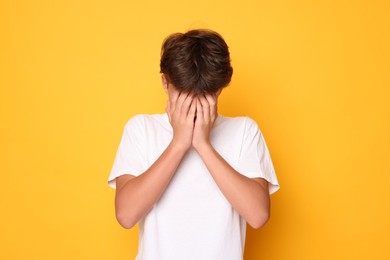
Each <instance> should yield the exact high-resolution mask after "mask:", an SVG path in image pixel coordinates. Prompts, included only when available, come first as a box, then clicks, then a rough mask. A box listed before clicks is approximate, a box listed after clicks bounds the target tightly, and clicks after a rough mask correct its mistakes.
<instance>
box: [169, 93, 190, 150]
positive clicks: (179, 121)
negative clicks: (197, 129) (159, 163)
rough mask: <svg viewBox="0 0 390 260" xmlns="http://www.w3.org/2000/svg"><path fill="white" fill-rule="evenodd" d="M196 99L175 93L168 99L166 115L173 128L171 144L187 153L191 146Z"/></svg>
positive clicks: (186, 94) (187, 94) (188, 95)
mask: <svg viewBox="0 0 390 260" xmlns="http://www.w3.org/2000/svg"><path fill="white" fill-rule="evenodd" d="M195 111H196V98H194V96H193V95H192V94H189V93H180V92H178V91H175V92H174V93H172V95H171V98H169V99H168V105H167V114H168V116H169V122H170V123H171V125H172V128H173V138H172V141H171V143H172V144H173V145H174V146H176V147H178V148H180V149H184V150H185V151H187V150H188V149H189V148H190V147H191V145H192V136H193V132H194V118H195Z"/></svg>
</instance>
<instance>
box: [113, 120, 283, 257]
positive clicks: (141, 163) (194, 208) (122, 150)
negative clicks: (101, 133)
mask: <svg viewBox="0 0 390 260" xmlns="http://www.w3.org/2000/svg"><path fill="white" fill-rule="evenodd" d="M172 134H173V131H172V127H171V125H170V123H169V119H168V115H167V114H166V113H165V114H153V115H146V114H140V115H136V116H134V117H132V118H131V119H129V120H128V122H127V123H126V125H125V127H124V131H123V135H122V139H121V141H120V144H119V147H118V150H117V153H116V157H115V161H114V164H113V167H112V170H111V173H110V176H109V178H108V185H109V186H110V187H112V188H114V189H115V188H116V185H115V178H116V177H118V176H120V175H122V174H132V175H135V176H138V175H140V174H142V173H143V172H145V171H146V170H147V169H148V168H149V167H150V166H151V165H152V164H153V163H154V162H155V161H156V160H157V158H158V157H159V156H160V155H161V153H162V152H163V151H164V150H165V148H166V147H167V146H168V144H169V143H170V141H171V140H172ZM210 141H211V144H212V145H213V147H214V148H215V149H216V151H218V153H219V154H220V155H221V156H222V157H223V158H224V159H225V160H226V161H227V162H228V163H229V164H230V165H231V166H232V167H233V168H234V169H235V170H236V171H238V172H239V173H241V174H243V175H245V176H247V177H250V178H253V177H262V178H265V179H266V180H267V181H268V182H269V183H268V187H269V193H270V194H272V193H274V192H275V191H277V190H278V189H279V187H280V186H279V183H278V179H277V177H276V174H275V170H274V166H273V164H272V161H271V157H270V153H269V151H268V148H267V145H266V142H265V140H264V137H263V135H262V134H261V131H260V129H259V127H258V126H257V124H256V122H255V121H254V120H252V119H251V118H249V117H225V116H222V115H218V117H217V119H216V121H215V124H214V128H213V129H212V131H211V133H210ZM140 199H142V198H140ZM245 234H246V222H245V220H244V219H243V218H242V217H241V216H240V215H239V214H238V212H237V211H236V210H235V209H234V208H233V207H232V206H231V204H230V203H229V201H228V200H227V199H226V198H225V196H224V195H223V193H222V192H221V190H220V189H219V188H218V186H217V184H216V183H215V181H214V179H213V178H212V176H211V175H210V173H209V171H208V170H207V168H206V166H205V164H204V163H203V161H202V160H201V158H200V156H199V155H198V154H197V152H196V151H195V150H194V149H192V148H191V149H190V150H189V151H188V152H187V154H186V155H185V157H184V158H183V160H182V162H181V163H180V165H179V167H178V168H177V171H176V173H175V175H174V176H173V178H172V180H171V182H170V183H169V185H168V186H167V188H166V190H165V192H164V193H163V195H162V197H161V198H160V200H159V201H157V202H156V203H155V205H154V206H153V208H152V209H151V211H150V212H149V213H148V214H147V215H146V216H145V218H143V219H141V220H140V222H139V247H138V255H137V258H136V260H220V259H223V260H240V259H243V253H244V245H245Z"/></svg>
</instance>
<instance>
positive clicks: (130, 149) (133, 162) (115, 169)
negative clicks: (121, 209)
mask: <svg viewBox="0 0 390 260" xmlns="http://www.w3.org/2000/svg"><path fill="white" fill-rule="evenodd" d="M142 125H143V124H142V118H141V116H140V115H137V116H134V117H132V118H131V119H129V120H128V121H127V122H126V124H125V126H124V129H123V133H122V138H121V140H120V143H119V146H118V149H117V152H116V155H115V159H114V164H113V166H112V168H111V172H110V175H109V177H108V181H107V183H108V185H109V186H110V187H111V188H114V189H116V179H115V178H116V177H119V176H121V175H123V174H131V175H134V176H138V175H140V174H142V173H143V172H144V171H145V170H146V169H145V163H144V162H145V159H144V158H145V157H144V151H143V147H144V146H145V145H144V143H143V142H144V137H143V135H142V133H143V131H142Z"/></svg>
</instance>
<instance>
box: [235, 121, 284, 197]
mask: <svg viewBox="0 0 390 260" xmlns="http://www.w3.org/2000/svg"><path fill="white" fill-rule="evenodd" d="M245 119H246V120H245V133H244V136H243V142H242V146H241V151H240V156H239V160H238V167H237V170H238V172H240V173H241V174H243V175H245V176H247V177H249V178H257V177H261V178H264V179H266V180H267V181H268V189H269V194H272V193H274V192H276V191H277V190H278V189H279V188H280V185H279V182H278V179H277V176H276V173H275V169H274V166H273V163H272V160H271V155H270V153H269V150H268V147H267V143H266V142H265V139H264V136H263V134H262V132H261V130H260V129H259V127H258V125H257V123H256V122H255V121H254V120H253V119H251V118H249V117H246V118H245Z"/></svg>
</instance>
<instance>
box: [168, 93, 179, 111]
mask: <svg viewBox="0 0 390 260" xmlns="http://www.w3.org/2000/svg"><path fill="white" fill-rule="evenodd" d="M179 95H180V93H179V91H172V95H171V98H170V109H171V111H172V112H173V111H175V109H176V102H177V99H178V98H179Z"/></svg>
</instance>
